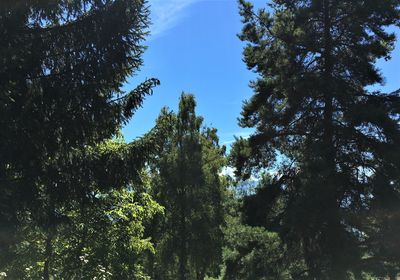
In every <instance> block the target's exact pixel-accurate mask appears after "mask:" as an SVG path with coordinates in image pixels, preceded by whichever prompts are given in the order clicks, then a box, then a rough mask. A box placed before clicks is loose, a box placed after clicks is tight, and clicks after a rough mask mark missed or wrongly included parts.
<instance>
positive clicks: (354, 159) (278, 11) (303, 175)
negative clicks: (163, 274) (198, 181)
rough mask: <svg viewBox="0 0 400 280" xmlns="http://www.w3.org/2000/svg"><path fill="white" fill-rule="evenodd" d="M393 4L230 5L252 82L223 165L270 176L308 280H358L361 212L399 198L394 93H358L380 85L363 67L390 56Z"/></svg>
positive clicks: (370, 68)
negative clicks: (239, 24) (239, 130)
mask: <svg viewBox="0 0 400 280" xmlns="http://www.w3.org/2000/svg"><path fill="white" fill-rule="evenodd" d="M399 7H400V3H399V1H398V0H388V1H374V0H371V1H357V0H356V1H353V0H351V1H350V0H349V1H346V0H341V1H333V0H313V1H306V0H295V1H286V0H275V1H272V4H271V5H270V6H269V8H270V9H268V10H266V9H261V10H259V11H254V9H253V6H252V5H251V4H250V3H248V2H246V1H240V13H241V15H242V17H243V23H244V28H243V30H242V33H241V34H240V38H241V39H242V40H243V41H247V42H248V45H247V47H246V48H245V51H244V60H245V62H246V63H247V66H248V67H249V69H252V70H254V71H256V72H257V73H258V74H259V77H258V78H257V79H256V80H255V81H253V82H252V83H251V87H252V88H253V90H254V95H253V96H252V97H251V98H250V99H249V100H248V101H246V102H245V104H244V106H243V111H242V117H241V119H240V124H241V126H242V127H255V128H256V131H255V133H254V134H253V135H252V136H251V137H250V138H249V139H247V140H245V139H239V140H238V141H237V142H236V144H235V146H234V147H233V149H232V156H233V159H234V165H235V166H236V168H237V172H238V174H240V175H243V176H244V177H246V176H249V174H251V172H254V170H257V169H264V170H265V169H266V170H267V171H271V169H274V170H273V171H274V173H275V174H277V175H276V176H275V183H274V184H266V185H265V188H272V187H274V188H275V194H274V195H275V198H274V199H273V200H272V201H269V203H270V206H269V207H270V208H271V209H274V211H275V212H274V213H276V216H275V217H276V219H277V220H278V221H279V222H278V224H279V225H280V228H279V229H278V231H279V233H280V235H281V237H282V238H283V240H284V242H285V243H286V244H287V245H289V246H293V250H294V251H298V250H297V249H298V248H300V249H301V250H300V251H301V252H302V256H301V257H303V258H304V259H305V261H306V263H307V266H308V270H307V273H308V277H309V279H348V278H349V277H351V276H350V273H351V272H352V273H353V274H354V275H355V277H356V278H357V279H358V278H361V272H362V271H363V270H368V269H369V268H368V266H367V265H365V264H366V263H367V260H368V259H369V257H370V251H371V250H372V247H370V246H367V245H366V244H368V242H367V240H368V238H369V237H370V235H368V234H367V230H366V227H365V224H364V223H363V221H365V220H366V218H362V219H361V217H362V214H365V213H367V214H366V215H367V216H370V215H371V213H370V212H371V211H373V210H372V209H374V207H375V206H374V205H380V207H383V208H385V207H388V204H387V203H386V202H387V199H389V198H390V199H393V200H394V201H396V203H397V204H398V203H399V202H400V200H399V199H400V193H399V176H400V160H399V158H400V145H399V143H400V130H399V113H400V111H399V103H400V101H399V95H398V93H397V94H383V93H378V92H371V91H370V90H369V88H368V86H371V85H375V84H377V83H382V82H383V78H382V76H381V75H380V73H379V71H378V69H376V67H375V66H374V63H375V62H376V60H377V59H380V58H385V59H388V58H389V55H390V51H391V50H392V49H393V44H394V41H395V36H394V34H391V33H389V32H388V31H387V29H386V27H388V26H390V25H393V24H398V23H399V19H400V13H399ZM269 10H272V11H273V13H272V14H270V13H269ZM277 184H278V188H277V189H276V186H277ZM276 191H278V193H276ZM390 211H394V210H390ZM269 213H271V212H269ZM275 224H276V223H275ZM382 238H384V236H382ZM296 248H297V249H296Z"/></svg>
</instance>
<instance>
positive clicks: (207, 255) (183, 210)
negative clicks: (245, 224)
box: [151, 94, 224, 280]
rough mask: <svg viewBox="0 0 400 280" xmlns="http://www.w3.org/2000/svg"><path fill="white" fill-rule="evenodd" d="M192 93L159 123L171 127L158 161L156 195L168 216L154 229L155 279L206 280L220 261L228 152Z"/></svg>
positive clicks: (155, 160) (153, 167)
mask: <svg viewBox="0 0 400 280" xmlns="http://www.w3.org/2000/svg"><path fill="white" fill-rule="evenodd" d="M195 106H196V103H195V99H194V96H193V95H190V94H182V96H181V98H180V102H179V111H178V113H177V114H175V113H173V112H169V111H168V110H167V109H163V110H162V112H161V115H160V117H159V118H158V120H157V125H162V124H163V123H169V124H170V130H169V132H167V133H166V135H165V137H164V140H163V142H164V145H163V146H162V148H161V149H162V151H161V153H160V155H159V156H157V158H155V159H154V161H153V163H152V164H151V165H152V170H153V172H152V173H153V174H154V183H153V184H154V197H155V199H156V200H157V202H158V203H159V204H161V205H162V206H163V207H165V216H164V217H163V218H162V219H161V221H159V222H158V224H157V225H155V226H154V230H153V236H154V238H155V239H156V240H157V242H156V243H157V244H156V250H158V253H157V254H158V256H157V261H156V262H157V263H158V266H157V267H156V268H155V269H154V271H155V273H156V275H153V278H155V279H181V280H186V279H199V280H200V279H204V277H205V276H206V274H209V273H213V272H214V271H217V270H218V265H219V263H220V258H221V246H222V231H221V229H220V226H221V225H222V222H223V207H222V199H223V186H222V184H221V181H220V177H219V173H220V172H221V169H222V166H223V164H224V157H223V155H224V149H223V148H221V147H220V146H219V144H218V137H217V135H216V130H215V129H211V128H204V127H202V122H203V119H202V118H201V117H199V116H197V115H196V113H195Z"/></svg>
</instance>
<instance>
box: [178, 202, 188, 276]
mask: <svg viewBox="0 0 400 280" xmlns="http://www.w3.org/2000/svg"><path fill="white" fill-rule="evenodd" d="M180 216H181V217H180V240H181V242H180V248H179V249H180V252H179V279H180V280H186V264H187V252H186V224H185V222H186V219H185V202H184V201H182V205H181V215H180Z"/></svg>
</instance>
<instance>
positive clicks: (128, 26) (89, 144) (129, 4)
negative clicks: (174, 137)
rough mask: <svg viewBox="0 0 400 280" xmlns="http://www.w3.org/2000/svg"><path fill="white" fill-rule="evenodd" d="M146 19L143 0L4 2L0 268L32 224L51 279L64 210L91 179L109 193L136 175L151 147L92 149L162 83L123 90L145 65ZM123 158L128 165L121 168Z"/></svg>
mask: <svg viewBox="0 0 400 280" xmlns="http://www.w3.org/2000/svg"><path fill="white" fill-rule="evenodd" d="M147 25H148V9H147V7H146V2H145V1H144V0H103V1H95V0H83V1H81V0H72V1H70V0H68V1H67V0H60V1H20V0H17V1H3V2H2V3H1V4H0V34H1V35H0V36H1V38H2V40H1V42H0V57H1V60H0V76H1V78H0V93H1V98H0V116H1V119H2V121H1V128H0V130H1V135H0V140H1V142H2V145H1V148H0V188H1V192H2V195H1V198H0V250H1V252H2V254H1V259H0V270H1V269H2V268H4V267H9V264H10V262H12V261H14V260H15V257H16V255H17V253H16V249H17V248H16V247H18V244H20V243H21V241H27V240H24V238H26V236H23V235H22V234H21V232H22V230H21V229H22V228H24V227H27V226H34V227H36V228H37V229H39V230H40V232H41V233H43V236H44V237H43V238H44V241H43V242H44V243H45V246H44V250H43V252H42V256H41V260H43V259H44V261H43V267H42V277H43V278H44V279H49V278H50V277H51V271H52V267H51V263H52V259H53V255H54V254H53V253H54V246H53V245H54V242H55V241H56V240H55V238H56V236H57V235H58V233H57V231H58V229H59V228H60V226H61V225H62V224H65V223H66V222H67V221H68V216H66V212H65V209H66V208H68V207H70V205H71V204H73V203H79V202H80V201H82V200H85V199H87V197H88V196H90V195H91V193H90V191H91V187H92V186H93V185H96V186H97V187H99V188H102V189H103V190H104V191H106V190H109V191H110V190H112V189H120V188H122V187H126V186H127V185H128V183H129V182H132V181H133V180H135V178H136V179H137V177H138V171H140V170H142V168H143V164H144V162H145V161H144V156H145V153H147V152H148V151H149V149H148V147H146V149H142V150H140V149H134V148H133V146H135V145H132V146H128V147H131V148H132V149H126V150H129V153H128V155H126V154H124V155H123V156H124V157H120V154H115V153H106V154H101V156H100V154H99V153H98V154H96V153H95V154H93V153H90V152H89V150H90V148H92V149H95V147H96V146H97V145H98V144H99V143H102V142H103V141H104V140H107V139H110V138H112V137H113V136H114V135H116V134H117V132H118V131H119V129H120V127H121V126H122V125H123V124H124V123H125V122H126V121H128V120H129V119H130V118H131V117H132V114H133V112H134V111H135V110H136V109H137V108H138V107H139V106H140V105H141V104H142V101H143V98H144V97H145V96H146V95H147V94H150V93H151V88H152V87H153V86H154V85H156V84H158V81H157V80H155V79H150V80H147V81H145V82H144V83H142V84H141V85H139V86H138V87H137V88H136V89H134V90H132V91H131V92H128V93H124V92H123V91H121V89H120V88H121V86H122V84H123V83H124V82H125V81H126V78H127V77H129V76H130V75H131V74H133V73H134V72H135V71H137V70H138V69H139V67H140V66H141V64H142V59H141V55H142V53H143V51H144V46H143V45H142V41H143V39H144V36H145V35H146V34H147V32H146V28H147ZM126 156H129V157H126ZM111 163H112V164H116V165H115V166H111ZM127 163H133V164H131V165H130V168H131V170H132V171H130V172H126V173H124V174H123V173H121V172H118V169H117V167H120V166H121V165H122V166H124V167H126V166H127ZM99 164H101V165H99ZM106 168H109V169H108V170H107V169H106ZM111 170H115V171H117V172H116V173H114V174H111V173H110V171H111ZM122 170H124V171H126V169H121V170H120V171H122ZM125 183H126V184H125ZM18 233H19V234H18ZM28 242H29V240H28Z"/></svg>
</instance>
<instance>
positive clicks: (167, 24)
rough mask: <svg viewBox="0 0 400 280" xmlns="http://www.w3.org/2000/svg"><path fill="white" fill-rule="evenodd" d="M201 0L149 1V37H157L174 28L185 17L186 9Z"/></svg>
mask: <svg viewBox="0 0 400 280" xmlns="http://www.w3.org/2000/svg"><path fill="white" fill-rule="evenodd" d="M199 1H201V0H150V1H149V4H150V5H151V7H150V11H151V21H152V25H151V27H150V31H151V36H152V37H154V36H159V35H160V34H163V33H165V32H166V31H168V30H169V29H171V28H173V27H174V26H176V25H177V24H178V23H179V22H180V21H181V20H182V19H183V18H184V17H185V16H186V15H187V8H188V7H189V6H191V5H192V4H194V3H196V2H199Z"/></svg>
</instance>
